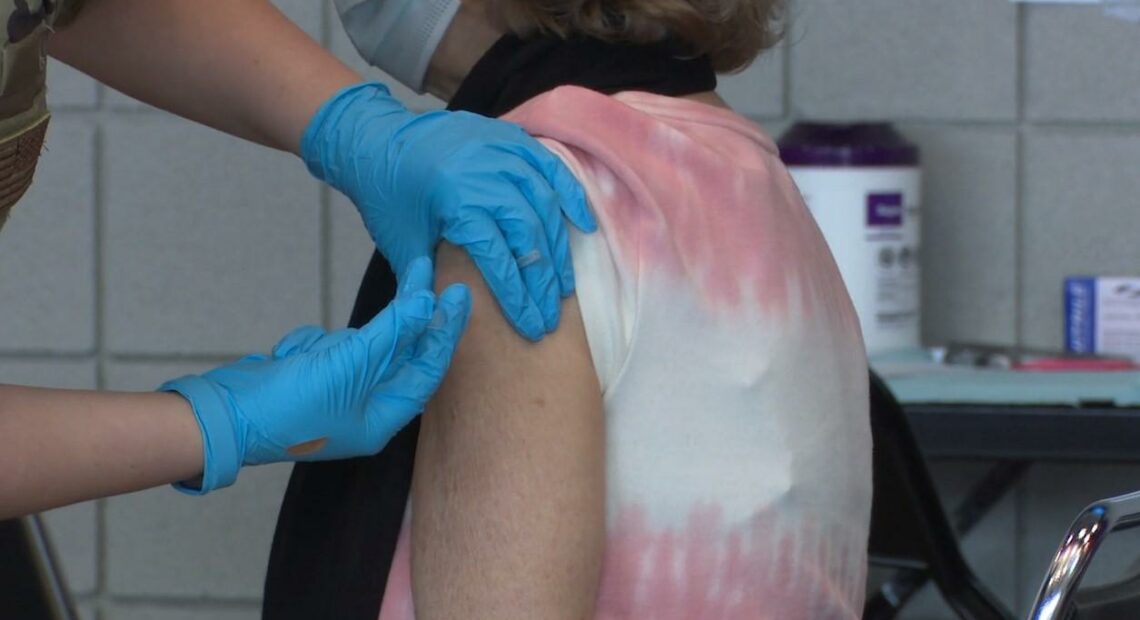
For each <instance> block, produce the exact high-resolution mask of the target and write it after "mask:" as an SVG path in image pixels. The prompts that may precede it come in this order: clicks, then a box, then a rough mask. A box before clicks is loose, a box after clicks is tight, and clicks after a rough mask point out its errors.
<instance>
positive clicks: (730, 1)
mask: <svg viewBox="0 0 1140 620" xmlns="http://www.w3.org/2000/svg"><path fill="white" fill-rule="evenodd" d="M487 8H488V10H489V11H490V15H491V17H492V18H493V19H496V20H498V21H500V22H501V23H502V24H503V25H504V26H505V27H506V28H507V29H508V30H510V31H511V32H513V33H515V34H517V35H519V36H522V37H526V36H528V35H533V34H535V33H543V34H552V35H556V36H560V37H569V36H587V37H594V38H597V39H601V40H604V41H609V42H613V43H633V44H639V43H654V42H658V41H662V40H665V39H671V40H672V41H674V42H675V43H677V44H678V45H680V46H681V49H682V50H683V51H684V53H685V54H687V55H692V56H708V57H709V59H710V60H711V61H712V65H713V68H714V69H716V70H717V71H718V72H720V73H728V72H732V71H739V70H741V69H744V68H745V67H747V66H748V65H749V64H751V63H752V61H753V60H754V59H755V58H756V57H757V56H758V55H759V54H760V52H762V51H764V50H765V49H768V48H770V47H772V46H773V45H775V44H776V43H777V42H779V40H780V38H781V37H782V36H783V23H782V19H783V15H784V0H488V5H487Z"/></svg>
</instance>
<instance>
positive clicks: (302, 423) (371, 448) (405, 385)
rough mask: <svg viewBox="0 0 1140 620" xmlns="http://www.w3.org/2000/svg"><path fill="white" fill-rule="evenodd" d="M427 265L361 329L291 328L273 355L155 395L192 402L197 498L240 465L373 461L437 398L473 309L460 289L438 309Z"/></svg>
mask: <svg viewBox="0 0 1140 620" xmlns="http://www.w3.org/2000/svg"><path fill="white" fill-rule="evenodd" d="M431 280H432V272H431V262H430V261H429V260H428V259H426V258H420V259H417V260H415V261H412V263H411V266H410V267H409V269H408V272H407V274H406V275H405V276H404V278H403V280H402V282H401V285H400V292H399V294H398V295H397V296H396V300H395V301H394V302H392V304H391V305H390V306H388V307H387V308H386V309H385V310H384V311H383V312H381V313H380V314H379V315H378V316H377V317H376V318H374V319H373V320H372V321H370V322H369V323H368V324H367V325H365V326H364V327H362V328H360V329H359V330H356V329H342V330H337V331H334V332H332V333H329V334H326V333H324V331H323V330H320V329H318V328H315V327H306V328H301V329H298V330H295V331H294V332H293V333H291V334H289V335H288V336H286V337H285V339H284V340H282V341H281V343H280V344H278V345H277V347H276V348H275V349H274V351H273V356H272V357H267V356H264V355H256V356H250V357H247V358H245V359H242V360H240V361H238V362H236V363H234V364H231V365H229V366H224V367H222V368H218V369H215V370H211V371H210V372H207V373H206V374H204V375H201V376H197V375H191V376H187V377H182V378H181V379H175V380H174V381H170V382H168V383H166V384H164V385H163V386H162V387H160V388H159V389H160V390H163V391H172V392H178V393H179V394H181V395H182V396H184V397H185V398H186V399H187V400H189V401H190V404H191V406H192V407H193V409H194V415H195V416H196V417H197V419H198V424H199V426H200V427H201V430H202V444H203V449H204V451H205V468H204V472H203V475H202V480H201V486H200V488H196V487H195V486H194V485H192V484H190V483H180V484H177V485H175V486H176V488H178V489H179V490H182V491H186V492H187V493H191V494H203V493H207V492H209V491H212V490H214V489H218V488H221V487H225V486H228V485H230V484H233V482H234V480H235V479H236V478H237V475H238V470H239V469H240V468H241V466H242V465H260V464H263V463H273V462H278V461H314V460H329V459H342V458H349V457H355V456H364V455H369V454H375V453H376V452H378V451H380V449H381V448H383V447H384V445H385V444H386V443H388V441H389V440H390V439H391V438H392V437H393V436H394V435H395V434H396V433H397V432H398V431H399V430H400V429H402V428H403V427H404V426H405V425H407V423H408V422H410V421H411V420H412V419H413V418H415V417H416V416H417V415H419V413H420V412H421V411H423V407H424V405H425V404H426V403H427V400H428V398H430V397H431V395H432V394H433V393H435V390H436V388H438V387H439V383H440V381H441V380H442V379H443V375H444V372H445V371H446V370H447V366H448V364H449V363H450V362H451V354H452V352H453V351H454V350H455V346H456V343H458V341H459V338H460V336H461V335H462V333H463V330H464V328H465V327H466V325H467V317H468V315H469V313H470V310H471V297H470V293H469V292H468V291H467V288H466V287H464V286H462V285H454V286H451V287H449V288H448V289H447V290H446V291H444V292H443V294H442V295H440V296H439V299H438V301H437V300H436V297H435V295H434V294H432V292H431V288H430V287H431Z"/></svg>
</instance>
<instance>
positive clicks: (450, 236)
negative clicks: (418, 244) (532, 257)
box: [443, 209, 546, 342]
mask: <svg viewBox="0 0 1140 620" xmlns="http://www.w3.org/2000/svg"><path fill="white" fill-rule="evenodd" d="M468 213H469V214H470V215H469V216H468V217H466V218H464V219H463V220H462V221H458V222H455V223H453V224H451V225H450V226H448V228H447V229H445V230H444V232H443V238H444V239H446V240H447V241H448V242H450V243H452V244H453V245H457V246H459V247H461V248H463V249H464V250H465V251H466V252H467V254H468V255H469V256H471V260H472V261H474V262H475V266H476V267H477V268H478V269H479V273H480V274H482V276H483V280H484V281H485V282H486V283H487V287H488V288H489V289H491V294H492V295H494V296H495V300H496V301H498V303H499V307H500V308H501V309H502V311H503V314H504V315H505V316H506V317H507V320H508V321H509V322H510V323H511V326H512V327H514V329H515V331H517V332H518V333H519V335H521V336H522V337H524V338H526V339H527V340H531V341H536V342H537V341H538V340H541V339H542V337H543V336H544V335H545V333H546V329H545V325H546V322H545V321H544V320H543V318H542V316H543V315H542V313H541V312H540V311H539V309H538V306H537V305H536V304H535V302H534V300H532V299H531V297H530V295H529V294H528V292H527V288H526V286H525V283H524V280H523V276H522V274H521V273H520V271H519V264H518V261H517V260H516V259H515V256H514V254H512V253H511V247H510V246H509V245H508V244H507V241H506V239H505V238H504V237H503V231H502V230H500V228H499V226H498V225H497V223H496V222H495V221H494V219H493V218H491V216H490V215H488V214H485V213H484V214H482V215H481V216H478V217H477V216H476V215H475V213H478V211H477V210H474V209H472V210H469V212H468ZM526 251H527V252H529V251H530V249H527V250H526Z"/></svg>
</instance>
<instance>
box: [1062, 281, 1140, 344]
mask: <svg viewBox="0 0 1140 620" xmlns="http://www.w3.org/2000/svg"><path fill="white" fill-rule="evenodd" d="M1065 348H1066V349H1067V350H1069V351H1072V352H1074V353H1118V354H1124V355H1130V356H1132V357H1133V358H1134V359H1137V360H1140V277H1137V278H1127V277H1123V278H1122V277H1105V276H1072V277H1069V278H1066V279H1065Z"/></svg>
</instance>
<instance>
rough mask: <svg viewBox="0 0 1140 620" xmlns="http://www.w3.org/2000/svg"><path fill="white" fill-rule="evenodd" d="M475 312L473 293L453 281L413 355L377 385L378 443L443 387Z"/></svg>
mask: <svg viewBox="0 0 1140 620" xmlns="http://www.w3.org/2000/svg"><path fill="white" fill-rule="evenodd" d="M470 316H471V293H470V291H469V290H468V289H467V287H466V286H464V285H462V284H453V285H451V286H449V287H447V289H446V290H445V291H444V292H443V294H442V295H440V297H439V302H438V304H437V306H436V311H435V315H434V316H433V318H432V321H431V325H430V327H429V328H428V329H427V331H426V332H425V333H424V334H423V336H422V337H421V338H419V340H418V341H417V342H416V345H415V351H414V353H413V355H412V356H411V357H410V358H408V359H407V360H405V361H404V362H403V363H401V364H399V366H398V367H397V368H396V371H395V373H393V375H392V376H391V378H390V379H388V380H387V381H385V382H384V383H382V384H381V385H379V386H377V388H376V389H375V391H374V393H373V397H372V398H371V399H370V400H369V404H368V409H367V414H366V415H368V416H369V420H368V423H369V428H370V429H373V430H374V432H375V433H376V436H375V438H374V443H375V444H377V445H378V446H383V444H384V443H386V442H387V441H388V440H389V439H391V437H392V436H393V435H395V434H396V433H397V432H399V431H400V429H402V428H403V427H404V426H406V425H407V424H408V423H409V422H411V421H412V420H413V419H415V417H416V416H418V415H419V414H420V413H421V412H422V411H423V408H424V405H426V404H427V401H428V400H429V399H430V398H431V397H432V395H433V394H435V392H436V390H438V389H439V385H440V383H441V382H442V381H443V377H444V375H446V374H447V369H448V367H449V366H450V365H451V359H452V356H453V355H454V353H455V348H456V346H457V345H458V344H459V340H460V338H461V337H462V336H463V332H464V330H466V329H467V322H468V320H469V318H470Z"/></svg>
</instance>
